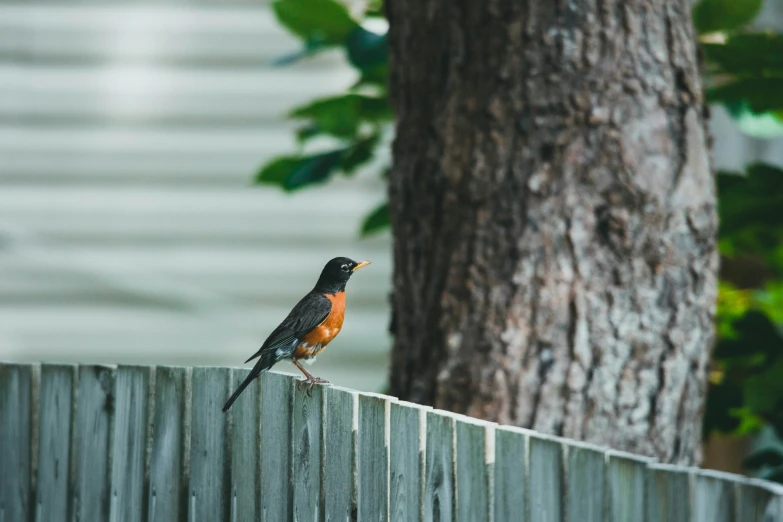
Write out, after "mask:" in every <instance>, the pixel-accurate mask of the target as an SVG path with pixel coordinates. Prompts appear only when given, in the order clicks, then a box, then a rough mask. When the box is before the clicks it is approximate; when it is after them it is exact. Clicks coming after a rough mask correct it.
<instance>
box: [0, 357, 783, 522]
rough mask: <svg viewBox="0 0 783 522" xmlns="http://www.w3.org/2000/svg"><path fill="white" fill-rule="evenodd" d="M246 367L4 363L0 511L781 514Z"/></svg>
mask: <svg viewBox="0 0 783 522" xmlns="http://www.w3.org/2000/svg"><path fill="white" fill-rule="evenodd" d="M246 375H247V370H246V369H232V368H199V367H197V368H184V367H162V366H161V367H145V366H120V367H107V366H71V365H50V364H45V365H41V366H36V365H21V364H0V522H34V521H35V522H59V521H68V522H74V521H80V522H88V521H111V522H141V521H150V522H152V521H155V522H157V521H161V522H173V521H180V520H181V521H188V522H196V521H204V522H219V521H231V522H234V521H259V520H261V521H270V522H280V521H290V520H294V521H311V520H319V521H321V520H328V521H346V520H359V521H362V522H365V521H371V522H377V521H381V522H382V521H386V520H393V521H409V520H410V521H413V520H423V521H451V520H458V521H468V522H473V521H477V522H481V521H497V522H502V521H534V522H549V521H552V522H557V521H561V520H564V521H569V522H577V521H579V522H596V521H601V522H603V521H611V522H625V521H630V522H663V521H668V522H680V521H682V522H689V521H693V522H755V521H764V522H771V521H783V488H782V487H780V486H778V485H776V484H773V483H769V482H764V481H759V480H749V479H746V478H743V477H740V476H736V475H728V474H723V473H716V472H710V471H704V470H699V469H693V468H683V467H676V466H668V465H663V464H657V463H655V462H653V461H652V460H651V459H647V458H643V457H639V456H635V455H630V454H626V453H621V452H616V451H611V450H608V449H606V448H601V447H597V446H591V445H586V444H582V443H577V442H574V441H569V440H564V439H559V438H554V437H548V436H544V435H541V434H538V433H535V432H532V431H529V430H523V429H518V428H511V427H506V426H498V425H496V424H492V423H487V422H482V421H478V420H476V419H471V418H469V417H464V416H461V415H455V414H452V413H448V412H444V411H439V410H434V409H430V408H425V407H421V406H417V405H415V404H410V403H406V402H402V401H398V400H396V399H394V398H393V397H387V396H384V395H378V394H370V393H359V392H356V391H352V390H348V389H343V388H339V387H326V386H323V387H322V386H318V387H315V388H314V389H313V394H312V397H309V396H308V395H307V394H306V393H305V392H304V391H298V390H297V389H296V378H295V377H294V376H290V375H285V374H279V373H269V374H267V375H265V376H263V377H262V378H261V379H260V381H258V382H257V383H254V385H253V386H251V387H249V388H248V389H247V391H246V392H245V393H244V394H243V396H242V397H240V399H239V400H238V401H237V402H236V403H235V405H234V407H233V408H232V409H231V410H230V411H229V413H228V414H223V413H221V411H220V408H221V406H222V404H223V402H224V401H225V399H226V398H227V397H228V395H229V393H230V392H231V391H232V389H233V388H234V385H235V384H237V383H238V382H239V381H241V380H242V379H244V377H245V376H246Z"/></svg>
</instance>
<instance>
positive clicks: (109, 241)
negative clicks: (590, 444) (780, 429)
mask: <svg viewBox="0 0 783 522" xmlns="http://www.w3.org/2000/svg"><path fill="white" fill-rule="evenodd" d="M349 7H350V8H351V12H352V13H353V14H355V15H356V16H357V17H358V18H361V15H362V13H364V10H365V7H366V6H365V5H364V3H362V2H349ZM365 22H366V23H368V24H374V25H373V30H375V31H381V32H382V31H383V27H384V26H383V23H382V20H380V21H379V20H378V18H374V19H372V20H370V21H366V20H365ZM753 27H754V28H756V29H758V28H762V29H773V30H775V31H778V32H780V31H781V30H783V1H780V0H767V1H766V2H764V4H763V7H762V10H761V12H760V14H759V15H758V16H757V17H756V18H755V21H754V22H753ZM301 48H302V42H301V41H300V40H299V39H298V38H296V37H295V36H293V35H292V34H291V33H290V32H289V31H286V29H285V28H284V27H283V26H282V25H281V24H280V23H279V22H278V20H277V19H276V18H275V15H274V13H273V11H272V9H271V7H270V4H269V2H266V1H256V2H250V1H241V0H236V1H232V0H227V1H220V2H217V1H216V2H201V1H185V0H183V1H170V2H163V1H161V2H154V3H153V2H149V1H144V0H139V1H136V2H128V1H123V2H118V1H113V0H110V1H105V2H102V3H100V4H98V3H87V2H80V1H74V0H67V1H63V2H57V3H54V2H52V3H49V2H39V1H27V2H16V3H15V2H6V1H0V360H10V361H23V362H29V361H41V360H45V361H50V362H58V361H59V362H80V363H138V364H182V365H232V366H239V365H241V363H242V361H244V360H245V359H246V358H247V357H248V356H249V355H251V354H252V353H253V352H254V351H255V350H256V349H257V348H258V346H259V345H260V343H261V342H262V341H263V339H264V338H265V337H266V335H268V333H269V332H270V331H271V330H272V329H273V328H274V327H275V326H276V325H277V324H278V323H279V321H280V320H282V319H283V317H284V316H285V315H286V314H287V313H288V311H289V310H290V308H291V306H292V305H293V304H294V303H295V302H296V301H297V300H298V299H299V298H300V297H301V296H302V295H304V294H305V293H306V292H307V291H308V290H309V289H310V288H311V287H312V285H313V284H314V282H315V280H316V278H317V276H318V274H319V272H320V270H321V268H322V266H323V264H324V263H325V262H326V261H327V260H328V259H330V258H332V257H334V256H337V255H346V256H350V257H353V258H355V259H368V260H371V261H372V262H373V264H372V265H371V267H369V268H368V269H366V270H363V271H362V272H360V273H358V274H357V275H356V276H355V277H354V278H353V280H352V281H351V283H350V292H349V298H348V313H347V317H346V321H345V326H344V329H343V333H341V335H340V337H339V338H338V339H337V340H336V341H335V342H334V343H333V344H332V345H331V346H330V349H329V350H328V351H327V352H326V353H325V354H324V355H323V356H321V357H319V360H318V362H317V363H316V365H315V366H314V367H313V371H314V373H315V374H316V375H319V376H321V377H324V378H326V379H329V380H331V381H333V382H336V383H339V384H340V385H344V386H349V387H353V388H357V389H361V390H365V391H381V390H382V389H384V387H385V384H386V373H387V351H388V348H389V345H390V340H389V336H388V333H387V329H388V328H387V327H388V322H389V315H390V314H389V312H390V310H389V303H388V294H389V291H390V275H391V270H392V266H391V257H390V241H391V236H390V234H389V233H388V231H387V230H386V231H381V232H379V233H376V234H374V235H371V236H369V237H360V234H359V229H360V226H361V224H362V220H363V219H365V217H366V216H367V215H368V213H371V212H372V211H373V209H376V208H377V207H378V205H379V204H380V203H382V202H383V201H384V200H385V192H384V191H385V189H384V180H383V177H382V176H381V175H379V172H380V171H381V170H382V166H383V165H388V162H389V153H388V148H387V147H384V146H381V147H378V148H377V150H376V151H375V159H374V160H373V161H370V162H368V163H366V164H365V165H363V167H362V168H360V169H359V170H358V172H357V173H356V174H354V175H353V176H352V177H351V178H348V177H345V176H339V177H335V178H334V179H332V180H330V182H329V183H328V184H325V185H323V186H321V187H319V188H317V189H316V190H305V191H301V192H296V193H290V194H289V193H286V192H283V191H281V190H279V189H276V188H273V187H268V186H263V185H261V186H259V185H255V184H254V179H255V178H256V175H257V173H258V172H259V169H260V168H261V167H262V166H263V165H268V164H269V162H270V161H271V160H272V159H273V158H275V157H277V156H279V155H280V154H283V153H286V152H290V151H292V150H295V149H296V148H297V139H296V133H295V131H296V129H297V126H296V125H295V124H294V123H293V122H292V121H291V120H290V119H289V118H288V117H287V114H288V111H289V109H291V108H292V107H295V106H301V105H302V104H306V103H307V102H309V101H311V100H313V99H314V98H319V97H324V96H330V95H336V94H340V93H343V92H344V91H345V90H346V89H347V88H348V87H349V86H350V85H352V84H354V82H356V81H357V78H359V76H360V71H357V69H356V68H354V67H351V66H350V65H349V64H348V63H347V61H346V59H345V53H344V51H343V50H342V49H339V48H334V49H331V50H326V51H324V52H318V53H317V55H315V56H311V57H307V58H305V59H299V60H283V61H286V62H290V63H286V64H285V66H284V67H281V66H280V65H281V64H280V61H281V60H280V59H281V57H286V56H291V55H292V53H297V52H299V51H300V50H301ZM777 96H781V94H780V93H778V94H777ZM726 107H729V108H728V109H727V108H726ZM730 109H731V107H730V106H729V105H728V104H724V105H715V106H714V107H713V111H712V119H711V126H712V131H713V135H714V138H715V145H714V159H715V164H716V167H717V168H718V169H720V170H724V171H734V172H744V171H745V170H746V167H747V166H748V165H750V164H753V163H756V162H763V163H764V164H765V165H768V166H772V167H776V168H781V167H783V137H781V135H782V134H783V126H781V124H780V121H778V123H777V125H778V127H775V125H776V124H775V123H774V122H773V123H770V120H768V119H767V120H764V119H760V118H755V117H754V116H753V115H752V114H751V115H749V114H747V113H743V114H739V113H737V112H736V111H735V112H734V113H733V114H732V113H731V112H730ZM781 114H783V113H781ZM781 114H778V118H779V119H780V118H783V116H781ZM743 118H744V119H743ZM781 121H783V120H781ZM770 125H771V126H772V127H770ZM762 136H763V137H762ZM735 194H737V193H736V192H735ZM742 197H744V196H742ZM721 198H722V199H721V205H722V209H721V212H722V217H724V214H723V212H724V210H725V205H726V204H728V203H724V199H723V198H724V194H723V193H721ZM741 200H742V198H740V200H736V201H741ZM726 201H730V200H728V199H727V200H726ZM743 204H744V203H743ZM776 208H780V207H776ZM779 215H783V209H781V210H780V214H779ZM735 240H736V238H734V239H730V238H729V239H727V240H726V241H723V240H722V247H721V248H722V253H723V254H724V266H728V267H729V269H732V267H733V269H734V273H733V275H732V274H729V275H728V276H726V275H725V274H722V276H724V283H723V284H722V287H721V304H720V305H719V311H720V312H721V313H722V314H723V315H722V316H721V317H723V318H724V319H725V320H726V321H727V323H726V327H725V329H723V330H721V332H723V333H724V334H725V335H724V339H727V340H728V339H732V340H733V341H732V342H734V341H736V339H737V338H742V339H745V340H746V344H745V345H741V346H740V348H739V349H740V351H742V350H745V348H743V347H742V346H745V347H747V346H748V344H747V343H755V342H756V341H754V340H752V339H750V337H748V336H746V337H745V338H743V337H742V335H744V334H743V333H742V331H741V330H742V329H741V328H739V330H737V331H738V332H739V333H737V332H733V333H728V331H729V330H730V329H732V328H733V326H732V325H733V324H734V321H736V320H742V319H743V318H745V319H747V317H750V318H751V319H753V315H752V314H753V313H761V314H762V315H763V316H764V317H765V318H766V319H763V320H762V323H763V324H762V326H761V327H756V326H752V325H751V326H750V327H749V328H750V330H748V331H750V332H751V333H753V334H758V333H759V332H761V331H764V332H766V333H768V334H769V335H768V337H767V338H765V339H762V341H759V342H761V343H767V344H765V346H766V345H768V344H769V343H772V344H774V343H778V344H779V345H780V346H778V345H775V346H777V347H776V348H775V350H778V351H780V352H781V353H783V345H781V344H780V339H781V338H780V333H779V332H780V330H779V326H780V323H781V322H783V312H781V314H780V316H779V317H775V314H774V313H773V312H770V310H771V308H769V306H768V307H767V308H764V306H767V305H768V304H769V303H768V301H764V299H769V298H770V296H773V297H774V296H775V295H779V296H783V284H780V277H779V275H780V271H779V270H778V271H777V272H775V271H774V270H773V272H772V274H773V275H771V276H767V275H764V274H768V272H765V270H767V269H768V268H769V267H768V266H767V265H764V266H762V267H761V268H758V266H759V265H754V264H753V263H752V262H746V261H748V260H747V259H745V258H742V257H741V256H736V255H733V253H732V252H733V251H732V247H731V245H738V244H740V243H739V242H737V241H735ZM732 241H734V243H732ZM781 252H783V250H781ZM734 253H736V252H734ZM732 259H733V260H734V261H737V260H739V261H737V262H736V263H734V264H732ZM743 259H744V261H743ZM781 259H783V254H781ZM751 261H752V260H751ZM726 262H728V264H726ZM781 266H783V263H781ZM748 274H750V275H751V276H758V277H756V278H755V279H754V278H753V277H750V279H751V281H750V282H747V280H748V279H747V276H748ZM759 277H761V280H759ZM743 278H745V281H746V283H743ZM775 284H777V285H778V286H777V287H775V286H774V285H775ZM770 285H772V286H770ZM774 288H777V290H775V291H773V290H774ZM775 292H777V294H776V293H775ZM759 296H761V298H759ZM758 299H761V300H758ZM765 302H766V303H767V305H764V303H765ZM780 303H781V306H783V298H782V299H781V302H780ZM765 314H766V315H765ZM765 321H766V322H765ZM770 321H772V322H770ZM746 322H747V321H746ZM773 322H774V323H775V325H776V326H775V327H774V328H773V329H772V330H771V331H770V332H767V331H766V330H763V328H765V327H766V326H768V325H771V324H772V323H773ZM759 328H761V329H759ZM748 339H750V340H748ZM737 342H739V341H737ZM754 346H755V345H754ZM729 348H731V347H729ZM735 348H736V346H735ZM729 351H730V350H729ZM718 353H719V354H720V353H724V355H725V351H724V352H720V351H719V352H718ZM743 353H746V352H743ZM775 353H777V352H775ZM776 357H777V355H776ZM729 359H731V357H728V358H727V359H726V360H725V361H722V360H717V363H716V364H717V366H716V367H717V368H718V370H719V372H722V373H720V375H717V376H716V377H715V379H713V381H712V382H713V386H714V388H715V389H717V390H718V392H711V396H710V401H711V403H710V404H711V406H709V405H708V413H707V419H706V422H707V424H708V426H709V428H708V430H707V432H708V433H711V430H715V433H719V432H723V433H733V434H734V435H736V434H740V435H741V434H747V433H757V432H758V431H759V430H760V429H762V428H760V425H751V424H752V423H753V422H755V421H754V420H753V419H760V418H759V417H758V416H756V417H753V415H754V413H753V411H751V410H747V411H745V413H742V411H744V410H743V408H744V407H745V406H744V403H743V402H742V397H743V396H744V397H746V398H747V397H748V394H747V393H748V392H747V390H746V389H745V388H743V386H745V384H744V383H745V382H746V381H742V380H740V381H737V382H739V384H737V382H734V381H732V379H731V378H724V376H725V375H732V374H731V371H732V368H735V369H736V368H738V367H740V366H741V365H740V366H737V365H736V364H735V363H734V362H731V361H730V360H729ZM732 360H734V359H732ZM726 361H729V362H726ZM765 361H766V360H765ZM742 364H744V363H742ZM754 364H757V365H760V366H764V365H766V363H765V362H764V361H762V362H761V363H759V362H758V360H757V362H756V363H754ZM277 369H280V370H286V371H295V368H294V367H293V366H291V365H289V364H288V363H285V364H281V365H280V366H279V367H278V368H277ZM740 369H741V370H742V371H745V369H746V367H745V366H741V368H740ZM754 371H755V370H754ZM740 373H741V372H740ZM779 373H781V374H783V366H782V367H781V372H779ZM743 375H744V374H743ZM773 377H774V376H773ZM743 378H744V377H743ZM774 379H776V380H777V382H780V380H779V379H777V377H775V378H774ZM769 382H773V381H769ZM721 390H722V391H721ZM737 390H739V391H737ZM743 390H745V391H743ZM757 391H758V389H757ZM762 392H763V393H766V392H765V391H764V389H762ZM778 392H780V393H779V395H781V396H783V391H782V390H778ZM720 393H725V394H726V395H725V396H724V395H720ZM737 393H739V394H740V395H739V396H740V399H739V404H736V402H737V399H736V397H737ZM743 393H744V394H745V395H743ZM716 397H717V398H716ZM716 401H717V402H716ZM716 405H717V406H716ZM710 407H712V409H716V408H717V410H716V411H717V413H715V414H714V415H713V416H712V417H710V415H711V413H710V411H711V410H710ZM738 408H739V410H738ZM746 409H747V408H746ZM740 410H741V411H740ZM737 411H740V413H737ZM765 411H766V410H765ZM727 419H728V420H727ZM758 422H762V421H761V420H758ZM748 423H751V424H748ZM716 440H717V439H716ZM742 441H745V442H742ZM742 441H741V442H740V443H739V444H740V445H742V444H746V439H742ZM778 442H779V441H778ZM778 442H775V444H778ZM721 444H722V442H720V440H718V442H714V443H713V444H712V445H710V446H708V448H707V459H708V463H712V465H713V467H719V468H722V469H731V470H735V471H736V470H739V468H740V467H741V458H742V454H741V453H744V450H743V451H742V452H737V451H734V449H736V448H737V447H738V446H737V444H738V443H737V442H736V440H735V439H732V441H730V442H729V443H727V444H729V445H728V446H721ZM732 448H734V449H732ZM781 448H783V446H781ZM780 454H781V455H783V451H781V453H780ZM781 459H783V457H781ZM724 461H725V462H724ZM781 462H783V460H781ZM780 469H781V470H783V468H780ZM781 477H783V471H781Z"/></svg>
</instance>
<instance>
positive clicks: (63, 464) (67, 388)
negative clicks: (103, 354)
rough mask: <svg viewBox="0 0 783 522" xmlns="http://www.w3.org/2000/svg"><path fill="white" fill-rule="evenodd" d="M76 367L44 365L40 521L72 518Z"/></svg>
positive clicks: (41, 393) (42, 379)
mask: <svg viewBox="0 0 783 522" xmlns="http://www.w3.org/2000/svg"><path fill="white" fill-rule="evenodd" d="M75 373H76V367H75V366H65V365H53V364H52V365H49V364H44V365H42V366H41V391H40V403H39V406H38V411H39V434H38V477H37V488H36V513H35V516H36V520H38V521H43V520H46V521H47V522H59V521H65V520H67V519H68V478H69V464H70V440H71V415H72V413H73V412H72V406H73V384H74V378H75Z"/></svg>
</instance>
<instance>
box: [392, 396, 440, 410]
mask: <svg viewBox="0 0 783 522" xmlns="http://www.w3.org/2000/svg"><path fill="white" fill-rule="evenodd" d="M392 406H400V407H403V408H412V409H414V410H424V411H431V410H432V406H426V405H424V404H416V403H415V402H410V401H403V400H400V399H397V400H395V401H394V402H392Z"/></svg>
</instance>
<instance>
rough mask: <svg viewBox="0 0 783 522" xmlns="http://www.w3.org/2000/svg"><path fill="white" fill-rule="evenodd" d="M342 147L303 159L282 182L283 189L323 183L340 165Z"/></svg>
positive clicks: (295, 188) (294, 188)
mask: <svg viewBox="0 0 783 522" xmlns="http://www.w3.org/2000/svg"><path fill="white" fill-rule="evenodd" d="M343 153H344V149H338V150H333V151H331V152H325V153H322V154H315V155H313V156H309V157H307V158H306V159H305V161H304V162H302V164H300V165H299V166H298V167H297V168H296V169H294V170H293V171H292V172H291V173H290V174H289V175H288V176H287V177H286V179H285V181H284V182H283V188H284V189H285V190H289V191H290V190H297V189H300V188H302V187H304V186H306V185H310V184H313V183H323V182H324V181H326V180H327V179H329V176H331V175H332V174H333V173H334V171H335V170H337V168H338V167H339V166H340V159H341V158H342V155H343Z"/></svg>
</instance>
